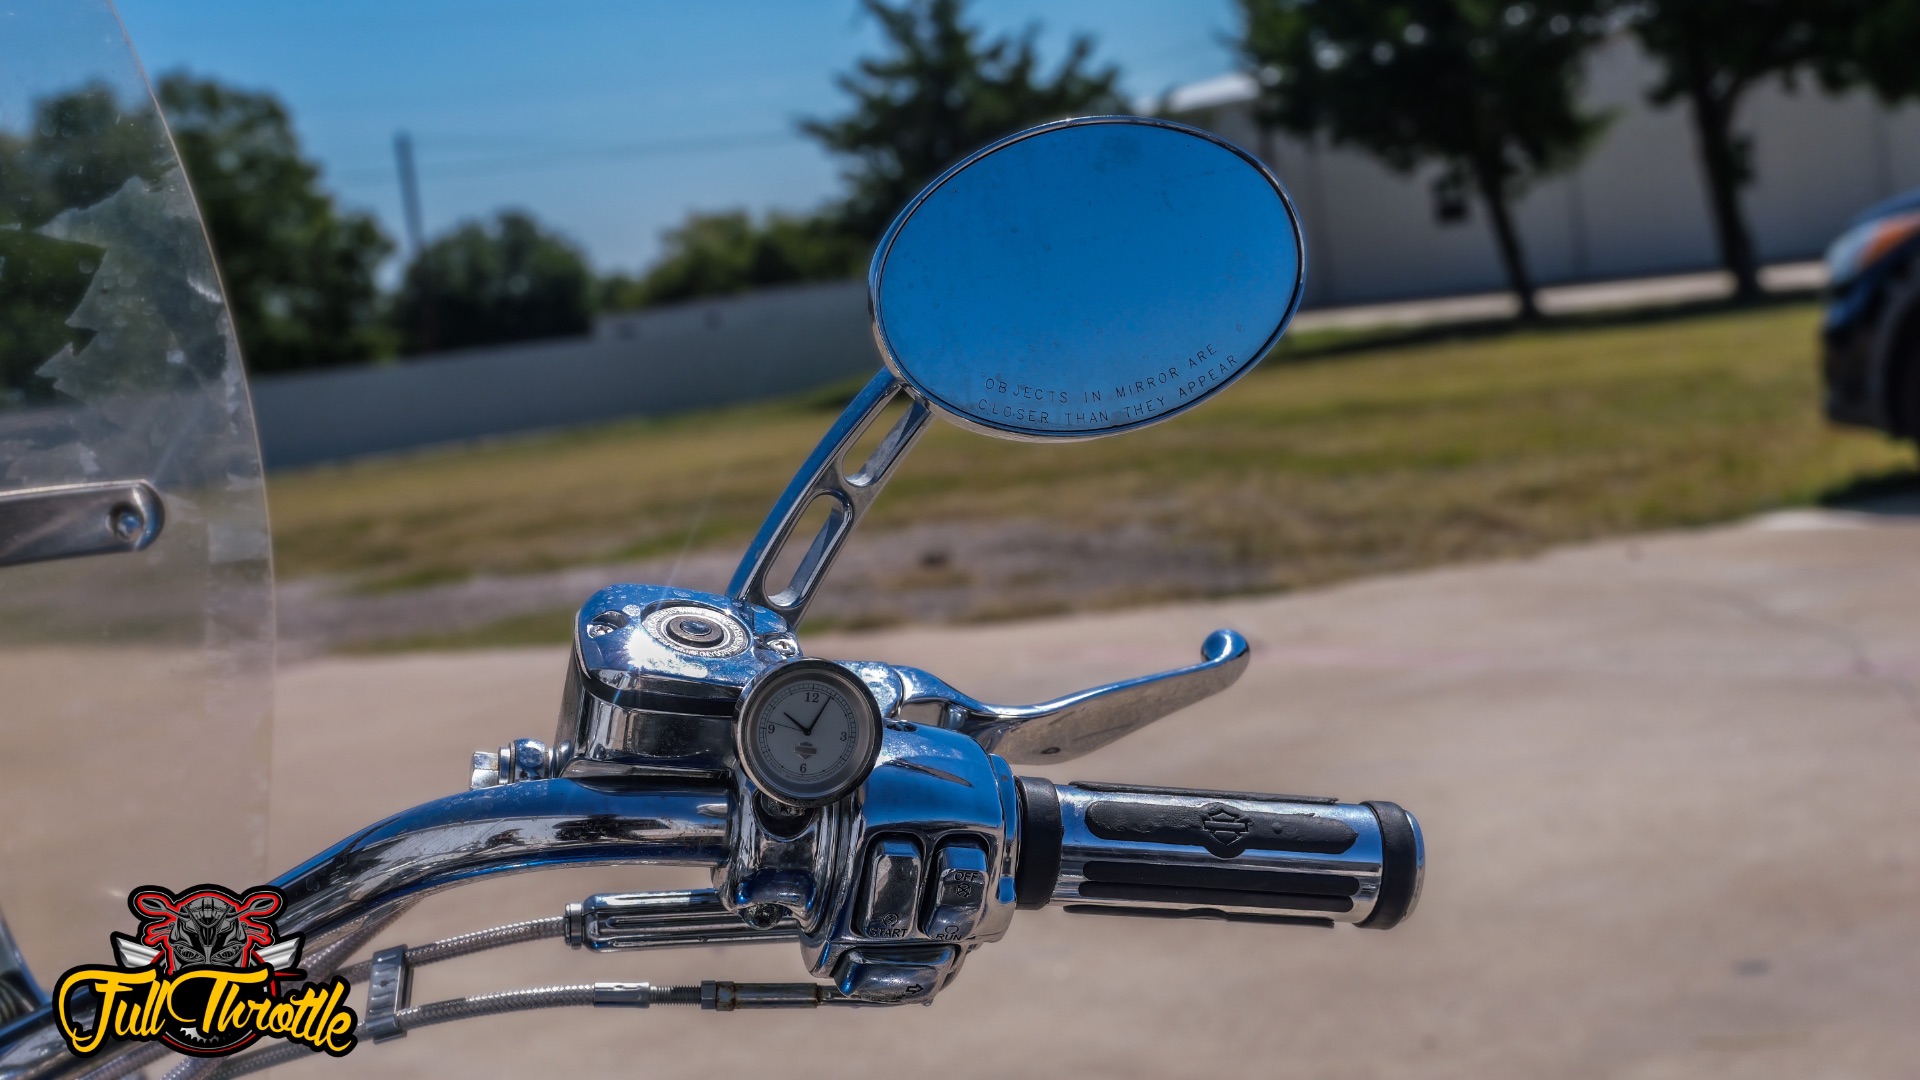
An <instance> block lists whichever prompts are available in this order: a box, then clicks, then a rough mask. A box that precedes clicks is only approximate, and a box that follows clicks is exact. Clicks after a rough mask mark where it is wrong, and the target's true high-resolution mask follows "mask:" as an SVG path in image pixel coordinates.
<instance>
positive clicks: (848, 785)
mask: <svg viewBox="0 0 1920 1080" xmlns="http://www.w3.org/2000/svg"><path fill="white" fill-rule="evenodd" d="M879 720H880V718H879V716H878V714H877V712H876V711H875V709H874V706H873V702H872V699H871V698H869V697H868V696H867V693H866V688H865V687H862V686H861V685H860V684H859V683H857V682H855V681H854V679H853V678H852V677H851V676H849V675H847V674H846V673H845V671H844V670H843V669H841V668H839V667H838V666H837V665H833V664H829V663H827V662H825V661H814V660H799V661H794V662H793V663H790V664H787V665H784V666H783V667H782V668H781V669H779V670H777V671H775V672H773V673H771V677H770V678H768V679H767V680H766V681H765V682H763V683H762V684H761V685H760V686H758V687H755V688H754V690H753V692H752V693H751V694H749V695H748V699H747V702H746V707H745V709H744V711H743V715H742V716H741V724H742V727H741V731H740V740H739V742H740V747H739V749H740V760H741V764H743V765H745V766H746V769H747V775H748V776H749V777H751V778H752V779H753V782H754V783H755V784H756V785H758V786H759V787H760V788H762V789H763V790H764V791H766V793H767V794H768V795H770V796H772V797H773V798H775V799H777V800H779V801H781V802H783V803H786V804H788V805H791V806H818V805H821V804H823V803H828V802H832V801H834V800H835V799H838V798H840V797H841V796H842V795H845V794H846V793H848V792H850V791H852V790H853V789H854V788H856V787H859V786H860V784H861V783H862V782H863V781H865V780H866V778H867V773H868V772H870V771H872V769H873V759H874V756H875V754H877V753H878V752H879V743H880V731H879V729H880V723H879Z"/></svg>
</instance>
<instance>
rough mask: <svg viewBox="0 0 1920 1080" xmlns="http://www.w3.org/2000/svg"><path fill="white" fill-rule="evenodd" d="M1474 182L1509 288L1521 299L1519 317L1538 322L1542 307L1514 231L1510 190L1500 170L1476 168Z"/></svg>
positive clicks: (1525, 258) (1518, 236)
mask: <svg viewBox="0 0 1920 1080" xmlns="http://www.w3.org/2000/svg"><path fill="white" fill-rule="evenodd" d="M1473 181H1474V186H1476V187H1478V188H1479V189H1480V201H1481V202H1484V203H1486V204H1487V219H1488V220H1489V221H1491V222H1493V239H1494V243H1495V245H1496V246H1498V247H1499V249H1500V264H1501V265H1502V266H1504V267H1505V268H1506V271H1507V285H1508V287H1509V288H1511V289H1513V293H1514V295H1515V296H1518V297H1519V298H1520V317H1521V318H1522V319H1537V318H1539V317H1540V307H1539V305H1537V304H1536V303H1534V296H1533V294H1534V287H1533V276H1532V275H1530V274H1529V273H1527V255H1526V252H1524V251H1522V250H1521V248H1520V234H1519V233H1518V232H1516V231H1515V230H1514V227H1513V215H1512V213H1511V212H1510V208H1509V207H1508V206H1507V187H1506V184H1505V183H1504V178H1503V177H1502V176H1501V175H1500V169H1499V166H1497V165H1491V166H1489V165H1479V164H1476V165H1475V166H1474V169H1473Z"/></svg>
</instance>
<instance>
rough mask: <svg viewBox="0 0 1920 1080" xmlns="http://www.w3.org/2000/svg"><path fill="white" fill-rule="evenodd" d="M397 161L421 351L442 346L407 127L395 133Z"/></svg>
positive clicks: (417, 177)
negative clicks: (418, 309)
mask: <svg viewBox="0 0 1920 1080" xmlns="http://www.w3.org/2000/svg"><path fill="white" fill-rule="evenodd" d="M393 158H394V164H395V165H396V166H398V168H399V172H400V212H401V213H402V214H403V215H404V216H405V217H406V219H407V245H408V246H409V247H411V248H412V249H413V266H412V268H411V269H412V276H413V279H414V284H415V285H416V287H417V288H418V290H419V302H420V314H419V319H418V321H417V324H416V325H415V327H414V330H415V332H416V333H417V334H418V335H419V336H418V338H417V339H416V342H415V343H416V344H417V345H418V346H419V349H418V350H417V351H419V352H432V351H434V349H436V348H438V347H439V344H440V341H439V338H440V335H439V327H438V326H437V325H436V322H437V321H436V320H435V318H434V308H435V307H436V305H435V303H434V296H433V271H432V268H431V267H429V266H428V265H427V260H426V254H427V237H426V229H425V228H424V227H423V226H422V225H421V223H420V178H419V176H418V175H417V174H416V173H415V172H414V169H413V136H411V135H409V134H407V133H406V132H405V131H396V132H394V134H393Z"/></svg>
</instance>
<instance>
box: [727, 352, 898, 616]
mask: <svg viewBox="0 0 1920 1080" xmlns="http://www.w3.org/2000/svg"><path fill="white" fill-rule="evenodd" d="M902 391H905V392H906V393H907V396H908V397H909V398H911V399H912V404H911V405H910V406H909V407H908V409H907V411H906V412H905V413H904V414H902V415H901V417H900V419H899V420H897V421H895V422H894V425H893V427H892V428H891V429H890V430H889V431H888V432H887V434H886V437H885V438H883V439H881V440H880V444H879V445H878V446H876V447H874V450H873V453H872V454H871V455H869V456H868V458H867V460H866V462H865V463H864V464H862V465H861V466H860V468H859V469H858V470H857V471H855V472H853V473H851V474H849V473H847V472H846V468H845V462H846V456H847V452H848V451H850V450H851V449H853V445H854V443H856V442H857V441H859V439H860V436H861V435H862V434H864V433H865V432H866V430H867V428H869V427H871V426H872V425H873V422H874V420H875V419H877V418H878V417H879V416H880V413H881V412H882V411H883V410H885V409H886V407H887V405H888V404H889V403H890V402H892V401H893V398H894V395H896V394H898V393H901V392H902ZM932 415H933V414H932V412H931V411H929V410H928V408H927V406H926V403H925V402H923V401H921V400H920V399H919V397H918V396H917V395H915V394H914V393H913V392H912V391H911V390H909V389H908V388H907V386H906V384H905V383H904V382H902V381H901V380H900V378H899V377H898V376H896V375H895V374H894V373H893V372H892V371H890V370H888V369H886V368H882V369H881V370H880V372H879V373H878V374H876V375H874V377H873V378H872V379H870V380H868V382H867V385H866V386H864V387H862V388H861V389H860V392H859V393H858V394H856V395H854V398H853V400H852V401H850V402H848V403H847V407H846V409H845V410H844V411H843V412H841V414H840V417H839V419H837V420H835V421H834V422H833V427H832V428H830V429H828V431H827V433H826V435H825V436H824V437H822V438H821V440H820V442H819V444H818V445H816V446H815V447H814V448H813V452H812V453H811V454H808V455H807V460H806V461H805V462H804V463H803V464H801V466H800V471H799V472H797V473H795V474H794V477H793V480H792V482H791V483H789V484H788V485H787V489H786V491H784V492H782V493H781V495H780V499H779V501H778V502H776V503H774V505H773V510H772V511H771V512H770V513H768V515H767V519H766V520H765V521H763V522H761V524H760V531H759V533H758V534H756V535H755V536H754V538H753V543H752V544H751V545H749V546H748V548H747V553H746V555H745V556H743V557H742V558H741V560H740V566H739V568H738V569H736V570H735V571H734V572H733V581H732V582H731V583H730V584H728V586H727V592H728V593H729V594H731V595H732V596H733V598H734V599H736V600H740V601H743V602H745V603H749V604H757V605H759V606H761V607H764V608H768V609H770V610H772V611H773V612H775V613H776V614H778V615H779V616H780V617H781V618H783V619H785V620H786V622H787V626H788V627H790V628H793V629H798V628H799V626H800V620H801V618H802V617H804V616H805V614H806V610H807V604H808V603H809V602H810V601H811V600H812V599H813V594H814V592H815V591H816V590H817V589H818V588H819V586H820V582H821V581H822V580H824V579H825V577H826V575H827V570H828V568H829V567H831V566H832V565H833V560H834V557H835V556H837V555H838V554H839V553H840V548H841V545H843V544H844V543H845V542H846V539H847V537H848V536H849V535H850V534H851V533H852V532H853V529H854V526H856V525H858V524H859V523H860V520H861V519H862V518H864V517H865V516H866V513H867V508H868V507H869V506H871V505H872V504H873V500H874V499H875V498H877V497H878V496H879V495H880V489H881V488H883V487H885V486H886V483H887V480H888V478H890V477H891V476H892V475H893V471H894V469H895V468H896V467H898V466H899V464H900V461H901V459H903V458H905V457H906V456H907V451H909V450H911V449H913V444H914V443H916V442H918V441H919V439H920V436H921V435H922V434H924V433H925V432H926V429H927V421H928V420H929V419H930V418H931V417H932ZM823 498H824V499H827V500H828V501H829V503H830V504H831V505H830V508H829V513H828V515H827V521H826V523H825V524H824V525H822V526H821V527H820V532H819V533H818V534H817V535H815V536H814V537H813V539H812V540H811V541H810V542H809V543H808V547H807V553H806V555H805V556H804V557H803V558H801V560H800V565H799V566H798V567H797V568H796V569H795V570H794V572H793V576H792V578H791V579H790V580H789V581H787V582H786V583H785V584H784V585H782V584H781V583H778V582H770V581H768V580H767V575H768V574H769V573H771V572H772V570H773V564H774V561H775V560H776V559H778V558H779V557H780V553H781V552H782V551H784V550H785V549H786V546H787V545H788V544H789V543H791V542H793V540H794V536H793V530H794V527H795V526H796V525H798V524H799V522H800V519H801V517H802V516H803V515H804V514H805V513H806V512H807V509H808V508H809V507H811V506H812V505H813V504H814V502H815V500H818V499H823ZM775 588H778V589H779V591H778V592H775V591H773V590H774V589H775Z"/></svg>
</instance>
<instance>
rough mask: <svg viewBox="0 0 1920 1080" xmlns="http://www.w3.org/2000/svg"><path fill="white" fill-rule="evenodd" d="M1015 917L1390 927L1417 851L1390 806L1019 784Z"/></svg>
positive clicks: (1410, 827)
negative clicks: (1019, 911) (1060, 908)
mask: <svg viewBox="0 0 1920 1080" xmlns="http://www.w3.org/2000/svg"><path fill="white" fill-rule="evenodd" d="M1018 780H1019V789H1020V797H1021V799H1020V801H1021V829H1020V835H1021V843H1020V854H1019V862H1018V865H1017V868H1016V871H1015V894H1016V898H1017V900H1018V902H1019V904H1020V906H1021V907H1026V908H1033V907H1043V906H1045V905H1046V904H1047V903H1048V902H1049V901H1052V900H1058V901H1061V902H1063V903H1065V904H1066V905H1067V910H1068V911H1070V912H1076V913H1085V914H1100V915H1139V916H1149V917H1158V918H1214V919H1227V920H1231V921H1235V922H1270V923H1291V924H1297V925H1319V926H1331V925H1333V924H1334V923H1336V922H1345V923H1353V924H1355V925H1358V926H1362V927H1367V928H1369V929H1378V930H1385V929H1388V928H1389V927H1392V926H1394V925H1396V924H1398V923H1399V922H1400V921H1401V920H1402V919H1405V918H1406V917H1407V916H1408V915H1409V914H1410V913H1412V911H1413V907H1414V904H1415V902H1416V901H1417V900H1418V899H1419V895H1420V879H1421V874H1422V871H1423V867H1424V864H1425V853H1424V850H1423V847H1422V842H1421V838H1420V826H1419V824H1418V823H1417V822H1415V821H1414V819H1413V815H1412V814H1409V813H1407V812H1406V811H1405V810H1403V809H1401V808H1400V807H1399V806H1397V805H1395V804H1393V803H1390V802H1365V803H1342V802H1339V801H1338V800H1335V799H1326V798H1316V797H1312V796H1301V795H1255V794H1249V793H1246V792H1234V791H1199V790H1186V789H1180V788H1157V787H1141V786H1135V785H1125V786H1123V785H1118V784H1095V783H1087V782H1084V781H1082V782H1075V783H1071V784H1061V785H1055V784H1054V783H1052V782H1051V781H1048V780H1043V779H1040V778H1037V777H1028V776H1023V777H1019V778H1018Z"/></svg>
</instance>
